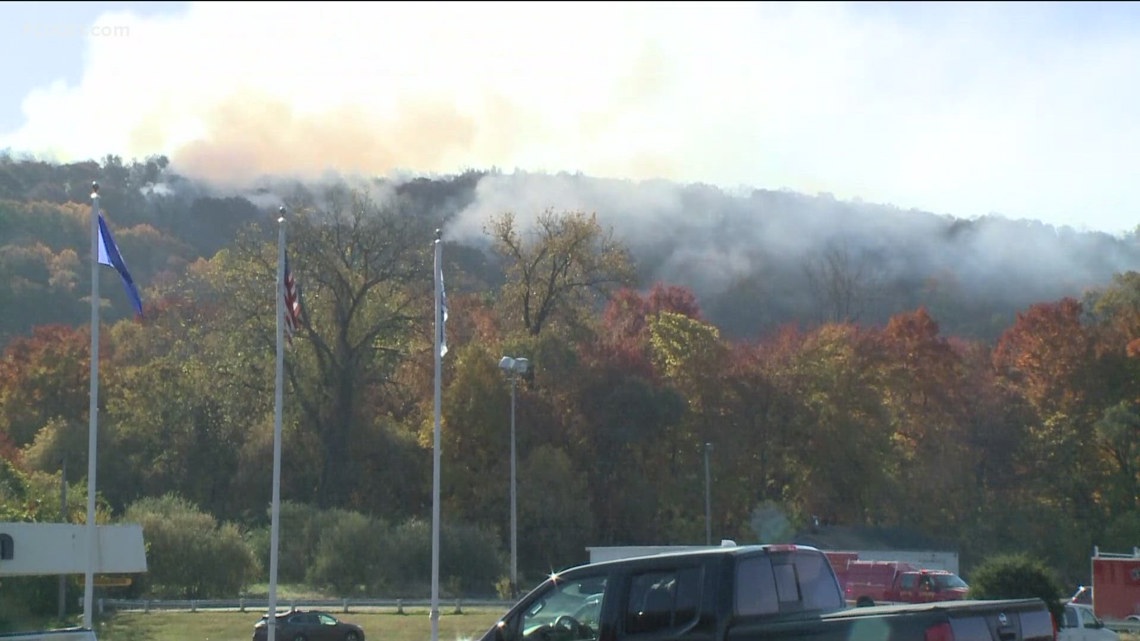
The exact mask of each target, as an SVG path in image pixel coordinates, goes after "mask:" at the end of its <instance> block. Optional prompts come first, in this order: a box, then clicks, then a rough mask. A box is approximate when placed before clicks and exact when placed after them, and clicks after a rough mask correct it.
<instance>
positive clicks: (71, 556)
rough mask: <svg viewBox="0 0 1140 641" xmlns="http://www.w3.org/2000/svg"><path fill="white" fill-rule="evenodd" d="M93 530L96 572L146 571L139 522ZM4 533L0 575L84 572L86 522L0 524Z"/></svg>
mask: <svg viewBox="0 0 1140 641" xmlns="http://www.w3.org/2000/svg"><path fill="white" fill-rule="evenodd" d="M95 530H96V537H97V543H96V548H95V573H96V574H133V573H137V572H146V550H145V548H144V547H143V533H142V526H141V525H137V524H127V525H98V526H96V527H95ZM5 535H7V536H8V537H11V552H12V558H10V559H4V558H0V576H34V575H41V576H42V575H56V574H85V573H86V572H87V558H88V557H87V548H88V545H87V543H88V536H89V535H88V532H87V526H86V525H74V524H71V523H0V537H4V536H5ZM53 638H54V637H53Z"/></svg>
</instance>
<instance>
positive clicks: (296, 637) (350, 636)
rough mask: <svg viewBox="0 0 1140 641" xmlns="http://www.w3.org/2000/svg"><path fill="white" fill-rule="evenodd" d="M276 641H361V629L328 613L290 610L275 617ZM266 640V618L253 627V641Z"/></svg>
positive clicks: (267, 619) (362, 639)
mask: <svg viewBox="0 0 1140 641" xmlns="http://www.w3.org/2000/svg"><path fill="white" fill-rule="evenodd" d="M273 637H274V639H275V641H364V629H363V628H361V627H360V626H359V625H356V624H355V623H349V622H347V621H340V620H338V619H337V618H336V617H334V616H333V615H331V614H329V613H328V612H321V611H319V610H292V611H290V612H284V613H282V614H279V615H277V632H276V634H274V635H273ZM268 638H269V615H268V614H266V615H264V616H262V617H261V620H260V621H258V622H257V623H255V624H254V625H253V641H266V640H267V639H268Z"/></svg>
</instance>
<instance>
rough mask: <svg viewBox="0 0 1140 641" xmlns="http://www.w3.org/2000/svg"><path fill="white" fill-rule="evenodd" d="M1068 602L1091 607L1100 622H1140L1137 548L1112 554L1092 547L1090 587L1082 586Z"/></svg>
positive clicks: (1139, 555)
mask: <svg viewBox="0 0 1140 641" xmlns="http://www.w3.org/2000/svg"><path fill="white" fill-rule="evenodd" d="M1070 600H1071V601H1072V602H1074V603H1082V602H1083V603H1089V604H1091V605H1092V607H1093V611H1094V612H1096V615H1097V616H1098V617H1100V618H1102V619H1106V620H1110V621H1111V620H1117V621H1121V620H1125V619H1131V620H1136V621H1140V548H1132V552H1131V553H1129V554H1115V553H1111V552H1101V551H1100V548H1099V547H1094V548H1093V556H1092V586H1089V587H1085V586H1082V587H1081V588H1080V589H1078V590H1077V592H1076V594H1074V595H1073V596H1072V598H1071V599H1070Z"/></svg>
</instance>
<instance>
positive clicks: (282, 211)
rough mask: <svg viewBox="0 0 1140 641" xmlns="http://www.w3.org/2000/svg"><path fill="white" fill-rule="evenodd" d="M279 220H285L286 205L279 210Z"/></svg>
mask: <svg viewBox="0 0 1140 641" xmlns="http://www.w3.org/2000/svg"><path fill="white" fill-rule="evenodd" d="M277 222H279V223H283V222H285V208H284V207H281V208H280V209H278V210H277Z"/></svg>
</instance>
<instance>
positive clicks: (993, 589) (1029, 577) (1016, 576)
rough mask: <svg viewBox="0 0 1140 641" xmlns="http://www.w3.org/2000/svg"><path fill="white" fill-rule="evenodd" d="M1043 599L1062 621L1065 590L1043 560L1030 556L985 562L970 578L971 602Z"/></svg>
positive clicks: (994, 558)
mask: <svg viewBox="0 0 1140 641" xmlns="http://www.w3.org/2000/svg"><path fill="white" fill-rule="evenodd" d="M1034 597H1036V598H1038V599H1041V600H1042V601H1044V602H1045V603H1046V605H1048V606H1049V611H1050V612H1052V613H1053V618H1054V619H1055V620H1057V621H1060V620H1061V619H1060V617H1061V615H1062V614H1063V612H1064V605H1063V604H1062V603H1061V600H1060V598H1061V586H1060V583H1059V582H1058V581H1057V578H1056V577H1055V576H1054V574H1053V572H1052V571H1051V570H1049V568H1048V567H1046V566H1045V564H1044V563H1042V562H1041V561H1040V560H1037V559H1033V558H1030V557H1029V556H1028V555H1026V554H1006V555H999V556H995V557H991V558H989V559H986V560H985V561H983V562H982V563H981V564H980V565H979V566H978V567H977V568H976V569H975V570H974V571H973V572H972V573H971V574H970V593H969V598H971V599H1025V598H1034Z"/></svg>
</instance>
